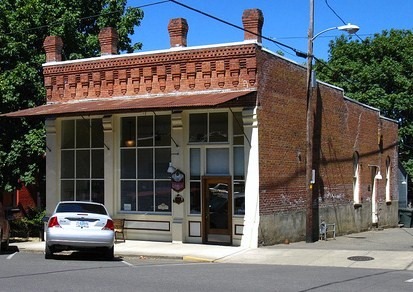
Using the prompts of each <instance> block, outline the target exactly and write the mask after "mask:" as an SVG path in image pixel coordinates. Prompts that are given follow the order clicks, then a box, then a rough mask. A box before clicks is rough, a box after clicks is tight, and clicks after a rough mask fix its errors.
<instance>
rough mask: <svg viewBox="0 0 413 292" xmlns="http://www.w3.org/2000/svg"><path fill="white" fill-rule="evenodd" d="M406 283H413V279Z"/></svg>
mask: <svg viewBox="0 0 413 292" xmlns="http://www.w3.org/2000/svg"><path fill="white" fill-rule="evenodd" d="M404 282H405V283H413V279H409V280H406V281H404Z"/></svg>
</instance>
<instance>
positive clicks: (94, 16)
mask: <svg viewBox="0 0 413 292" xmlns="http://www.w3.org/2000/svg"><path fill="white" fill-rule="evenodd" d="M166 2H169V0H164V1H158V2H153V3H149V4H144V5H140V6H136V7H132V8H138V9H141V8H145V7H149V6H155V5H159V4H163V3H166ZM123 11H124V10H116V11H112V12H106V13H99V14H95V15H89V16H85V17H81V18H79V19H78V20H79V21H80V22H82V21H84V20H87V19H94V18H98V17H100V16H108V15H112V14H116V13H120V12H121V13H123ZM60 21H62V19H58V20H56V21H53V22H51V23H50V24H45V25H40V26H36V27H31V28H27V29H23V30H19V31H15V32H9V33H5V34H4V35H13V34H16V33H23V32H28V31H33V30H40V29H44V28H48V27H51V26H54V25H56V24H58V23H59V22H60Z"/></svg>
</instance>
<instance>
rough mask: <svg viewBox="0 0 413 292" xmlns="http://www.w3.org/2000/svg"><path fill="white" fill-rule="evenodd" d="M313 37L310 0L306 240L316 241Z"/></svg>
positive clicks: (312, 1) (312, 2)
mask: <svg viewBox="0 0 413 292" xmlns="http://www.w3.org/2000/svg"><path fill="white" fill-rule="evenodd" d="M313 38H314V0H310V24H309V27H308V51H307V120H306V148H307V149H306V182H305V186H306V190H307V212H306V242H308V243H311V242H314V241H315V238H314V237H315V236H314V232H313V229H314V223H315V222H318V221H317V220H314V219H316V218H314V206H313V203H314V202H313V184H314V180H313V179H314V178H315V177H313V127H314V118H313V102H312V100H313V98H312V96H313V90H312V81H313V80H312V78H313V74H312V71H313Z"/></svg>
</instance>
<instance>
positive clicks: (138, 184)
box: [120, 115, 172, 213]
mask: <svg viewBox="0 0 413 292" xmlns="http://www.w3.org/2000/svg"><path fill="white" fill-rule="evenodd" d="M120 145H121V148H120V164H121V165H120V193H121V210H122V211H132V212H162V213H165V212H171V211H172V209H171V208H172V200H171V182H170V178H169V175H168V173H167V172H166V170H167V168H168V165H169V162H170V161H171V116H170V115H145V116H138V117H124V118H122V119H121V141H120Z"/></svg>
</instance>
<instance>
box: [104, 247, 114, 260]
mask: <svg viewBox="0 0 413 292" xmlns="http://www.w3.org/2000/svg"><path fill="white" fill-rule="evenodd" d="M104 257H105V259H107V260H113V258H114V257H115V247H114V246H112V247H108V248H107V249H106V250H105V251H104Z"/></svg>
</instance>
